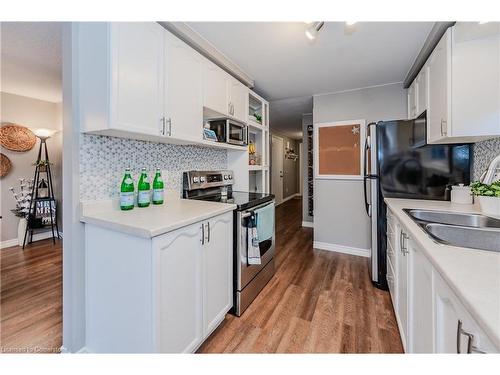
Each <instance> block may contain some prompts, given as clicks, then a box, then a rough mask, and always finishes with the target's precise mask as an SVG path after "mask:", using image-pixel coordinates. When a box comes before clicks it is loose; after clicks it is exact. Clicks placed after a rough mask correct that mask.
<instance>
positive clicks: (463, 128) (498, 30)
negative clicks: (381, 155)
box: [408, 22, 500, 143]
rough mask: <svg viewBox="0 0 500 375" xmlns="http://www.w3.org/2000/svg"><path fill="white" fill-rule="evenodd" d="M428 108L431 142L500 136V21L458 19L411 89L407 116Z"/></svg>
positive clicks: (450, 141)
mask: <svg viewBox="0 0 500 375" xmlns="http://www.w3.org/2000/svg"><path fill="white" fill-rule="evenodd" d="M413 108H415V109H413ZM425 110H427V141H428V142H429V143H462V142H476V141H480V140H484V139H488V138H493V137H497V136H499V135H500V23H498V22H489V23H485V24H479V23H477V22H457V23H456V24H455V26H453V27H451V28H449V29H448V30H447V31H446V33H445V34H444V35H443V37H442V38H441V40H440V41H439V43H438V44H437V46H436V48H435V49H434V51H433V52H432V54H431V56H430V57H429V59H428V60H427V62H426V64H425V66H424V67H423V68H422V70H421V71H420V73H419V74H418V76H417V77H416V78H415V81H414V82H413V83H412V85H411V86H410V88H409V89H408V117H409V118H416V117H418V116H419V115H420V114H422V113H423V112H424V111H425Z"/></svg>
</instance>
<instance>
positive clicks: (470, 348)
mask: <svg viewBox="0 0 500 375" xmlns="http://www.w3.org/2000/svg"><path fill="white" fill-rule="evenodd" d="M462 326H463V323H462V321H461V320H460V319H459V320H458V322H457V353H458V354H461V353H462V350H461V349H462V348H461V346H462V342H461V338H462V335H464V336H465V337H467V354H471V353H480V354H485V352H484V351H482V350H481V349H479V348H477V347H476V346H474V345H473V343H474V335H473V334H472V333H470V332H467V331H466V330H464V329H463V328H462Z"/></svg>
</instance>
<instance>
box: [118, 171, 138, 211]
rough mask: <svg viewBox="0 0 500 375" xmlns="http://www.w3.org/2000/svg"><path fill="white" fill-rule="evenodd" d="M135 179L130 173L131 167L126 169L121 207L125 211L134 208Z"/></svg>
mask: <svg viewBox="0 0 500 375" xmlns="http://www.w3.org/2000/svg"><path fill="white" fill-rule="evenodd" d="M134 200H135V196H134V180H133V179H132V176H131V175H130V168H127V169H125V174H124V176H123V180H122V185H121V187H120V208H121V209H122V210H124V211H127V210H132V209H133V208H134Z"/></svg>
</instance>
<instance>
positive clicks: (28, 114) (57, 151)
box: [0, 92, 62, 242]
mask: <svg viewBox="0 0 500 375" xmlns="http://www.w3.org/2000/svg"><path fill="white" fill-rule="evenodd" d="M0 106H1V108H2V113H1V122H2V123H4V122H11V123H15V124H18V125H23V126H26V127H28V128H46V129H55V130H61V129H62V121H61V105H60V103H52V102H47V101H43V100H38V99H33V98H29V97H26V96H20V95H14V94H9V93H5V92H2V93H0ZM39 147H40V141H39V140H38V139H37V142H36V144H35V146H34V147H33V148H32V149H31V150H29V151H26V152H15V151H9V150H7V149H4V148H3V147H2V150H1V151H2V153H4V154H5V155H7V157H8V158H9V159H10V161H11V162H12V169H11V171H10V172H9V174H8V175H6V176H4V177H3V178H2V179H1V180H0V185H1V204H0V211H1V215H2V230H1V241H2V242H4V241H5V242H10V241H9V240H12V239H15V238H17V225H18V222H19V219H18V218H17V217H16V216H15V215H14V214H13V213H12V212H10V210H11V209H13V208H14V207H15V205H16V202H15V201H14V198H13V197H12V193H11V192H10V191H9V188H10V187H14V188H15V189H16V191H19V179H20V178H28V179H30V178H33V176H34V173H35V167H34V166H33V164H34V163H35V161H36V158H37V154H38V149H39ZM47 147H48V152H49V158H50V161H51V163H52V165H51V171H52V182H53V184H54V195H55V198H56V200H57V204H58V207H59V208H58V215H59V217H58V219H59V230H61V229H62V227H61V213H62V209H61V200H62V180H61V171H62V133H61V132H59V133H57V134H56V135H55V136H54V137H52V138H50V139H48V140H47Z"/></svg>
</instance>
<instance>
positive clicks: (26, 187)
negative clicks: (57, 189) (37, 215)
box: [9, 178, 33, 246]
mask: <svg viewBox="0 0 500 375" xmlns="http://www.w3.org/2000/svg"><path fill="white" fill-rule="evenodd" d="M32 189H33V180H29V181H26V179H24V178H20V179H19V193H18V192H16V190H15V189H14V188H13V187H11V188H9V190H10V191H11V192H12V195H13V196H14V199H15V200H16V208H14V209H12V210H11V211H12V212H13V213H14V215H16V216H17V217H18V218H19V223H18V225H17V244H18V245H19V246H22V245H23V241H24V234H25V232H26V226H27V225H28V214H29V209H30V202H31V191H32Z"/></svg>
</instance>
